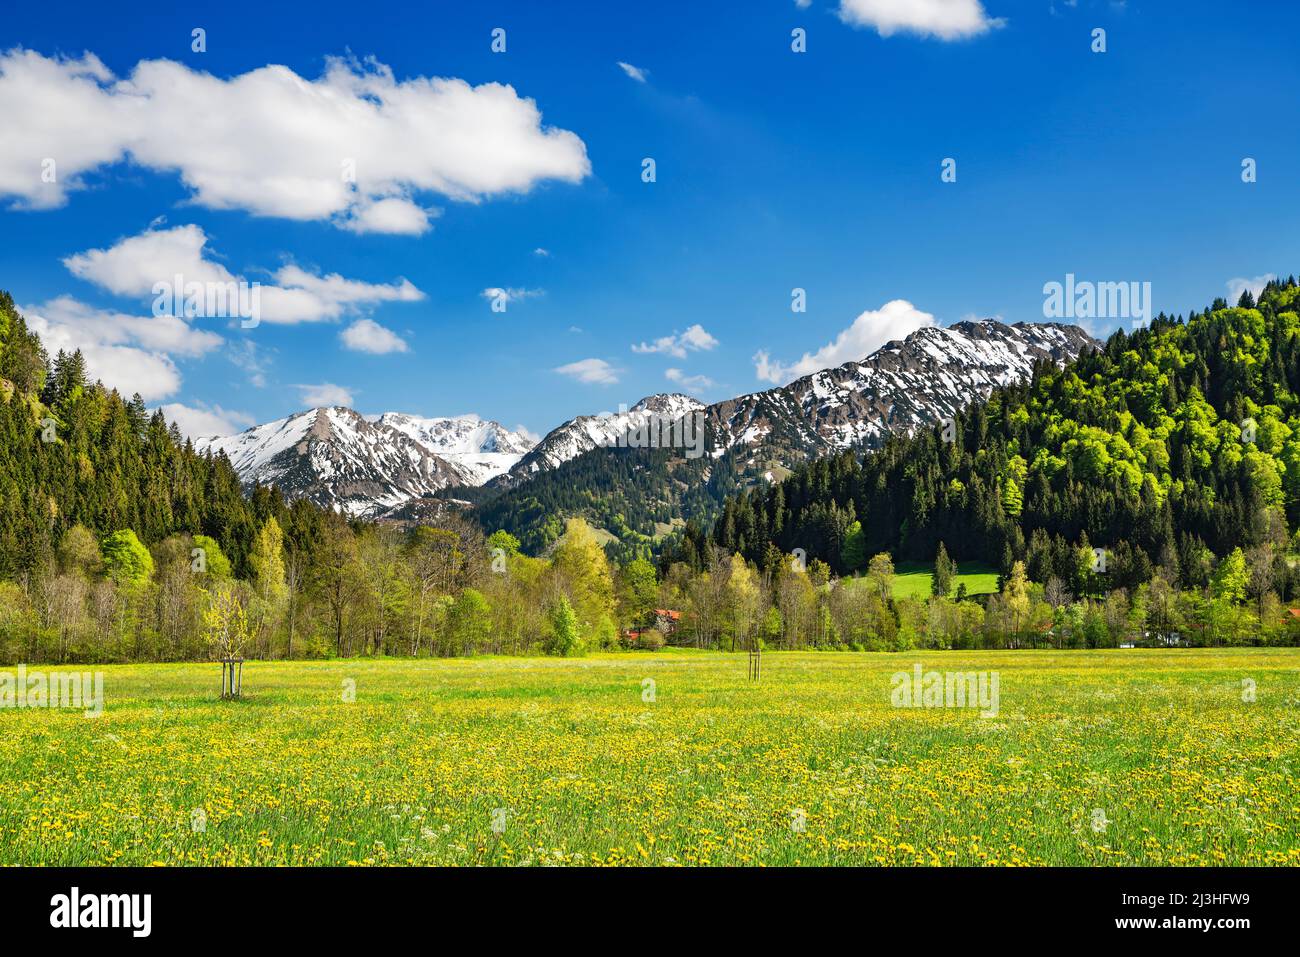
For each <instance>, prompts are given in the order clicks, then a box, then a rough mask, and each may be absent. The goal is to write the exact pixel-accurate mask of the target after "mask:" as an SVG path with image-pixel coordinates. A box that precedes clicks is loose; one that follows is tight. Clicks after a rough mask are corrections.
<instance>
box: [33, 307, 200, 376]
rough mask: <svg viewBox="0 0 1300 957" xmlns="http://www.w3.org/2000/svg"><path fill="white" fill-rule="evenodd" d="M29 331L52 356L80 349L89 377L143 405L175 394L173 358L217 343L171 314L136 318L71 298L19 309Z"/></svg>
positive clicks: (189, 355)
mask: <svg viewBox="0 0 1300 957" xmlns="http://www.w3.org/2000/svg"><path fill="white" fill-rule="evenodd" d="M23 312H24V314H25V315H26V316H27V321H28V323H29V324H30V326H31V328H32V330H33V331H34V332H35V333H36V334H37V335H39V336H40V337H41V342H42V343H43V344H44V345H45V350H46V352H48V353H50V354H51V355H52V354H54V353H56V352H58V351H59V350H60V349H63V350H64V351H67V352H72V351H74V350H76V349H80V350H81V354H82V355H83V356H85V359H86V371H87V373H88V374H89V376H90V377H91V378H92V379H100V380H102V381H103V382H104V384H105V385H107V386H109V387H111V388H115V389H117V390H118V391H119V392H122V393H123V394H125V395H131V394H132V393H135V392H139V393H140V395H141V396H142V397H143V398H144V399H145V400H147V401H155V400H158V399H162V398H166V397H167V396H169V395H172V394H174V393H175V392H176V391H177V390H178V389H179V388H180V385H181V374H180V371H179V370H178V369H177V367H176V363H175V362H174V361H173V359H172V356H173V355H177V356H183V357H187V358H197V357H199V356H203V355H205V354H207V353H208V352H211V351H212V350H213V349H215V348H217V347H218V346H219V345H221V344H222V342H223V341H224V340H222V338H221V337H220V336H219V335H217V334H215V333H213V332H209V331H206V330H202V329H194V328H192V327H191V326H190V325H189V324H187V323H186V322H185V321H184V320H182V319H177V318H176V317H175V316H137V315H132V314H129V313H121V312H114V311H112V310H107V309H97V308H95V307H93V306H89V305H86V304H85V303H83V302H80V301H79V300H77V299H74V298H72V297H71V296H59V297H58V298H56V299H51V300H50V301H48V302H46V303H43V304H41V305H34V306H24V307H23Z"/></svg>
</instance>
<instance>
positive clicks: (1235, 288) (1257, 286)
mask: <svg viewBox="0 0 1300 957" xmlns="http://www.w3.org/2000/svg"><path fill="white" fill-rule="evenodd" d="M1276 278H1277V274H1276V273H1271V272H1266V273H1264V275H1262V276H1256V277H1255V278H1254V279H1242V278H1237V279H1229V280H1228V282H1227V286H1228V305H1230V306H1235V305H1236V304H1237V300H1238V299H1240V298H1241V294H1242V293H1243V292H1245V291H1246V290H1247V289H1249V290H1250V294H1251V296H1252V297H1254V299H1255V300H1256V301H1257V302H1258V301H1259V294H1260V293H1261V292H1263V291H1264V287H1265V286H1267V285H1268V284H1269V283H1270V282H1272V281H1273V280H1274V279H1276Z"/></svg>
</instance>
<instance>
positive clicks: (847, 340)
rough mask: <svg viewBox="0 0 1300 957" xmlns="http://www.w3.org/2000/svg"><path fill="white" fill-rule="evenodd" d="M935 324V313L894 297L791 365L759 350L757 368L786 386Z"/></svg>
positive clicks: (761, 376)
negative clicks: (931, 313)
mask: <svg viewBox="0 0 1300 957" xmlns="http://www.w3.org/2000/svg"><path fill="white" fill-rule="evenodd" d="M935 324H936V323H935V319H934V316H932V315H930V314H929V313H928V312H921V311H920V310H919V309H917V308H916V307H915V306H913V305H912V304H911V303H910V302H908V301H907V300H906V299H894V300H892V301H891V302H887V303H885V304H884V305H883V306H881V307H880V308H879V309H876V310H871V309H868V310H867V311H866V312H864V313H862V315H860V316H858V318H856V319H854V320H853V325H851V326H849V327H848V328H847V329H845V330H844V331H843V332H841V333H840V334H839V335H838V336H836V337H835V340H834V341H833V342H829V343H827V344H826V345H824V346H822V347H821V348H820V349H818V350H817V351H816V352H805V353H804V354H803V356H802V358H800V359H799V360H797V361H796V362H792V363H790V364H789V365H787V364H785V363H783V362H780V361H776V362H773V361H772V360H771V358H770V357H769V356H768V354H767V353H766V352H759V353H758V354H757V355H755V356H754V365H755V371H756V372H757V373H758V378H759V379H761V380H763V381H765V382H772V383H775V384H776V385H785V384H786V383H787V382H790V381H792V380H794V379H798V378H800V377H801V376H805V375H809V374H810V373H813V372H817V371H818V370H820V369H830V368H833V367H834V366H839V365H843V364H844V363H846V362H853V361H854V360H857V359H862V358H864V357H866V356H867V355H869V354H871V353H872V352H874V351H876V350H877V349H879V348H880V347H881V346H882V345H884V344H885V343H886V342H888V341H889V340H891V339H903V338H905V337H906V336H908V335H910V334H911V333H913V332H915V331H916V330H917V329H920V328H922V327H924V326H933V325H935Z"/></svg>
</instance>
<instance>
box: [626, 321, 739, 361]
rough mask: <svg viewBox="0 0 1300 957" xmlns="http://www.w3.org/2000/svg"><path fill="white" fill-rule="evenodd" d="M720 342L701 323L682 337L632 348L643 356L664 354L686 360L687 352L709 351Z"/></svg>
mask: <svg viewBox="0 0 1300 957" xmlns="http://www.w3.org/2000/svg"><path fill="white" fill-rule="evenodd" d="M717 344H718V340H717V339H715V338H713V336H711V335H710V334H709V333H708V332H706V331H705V329H704V327H703V326H701V325H700V324H699V323H696V324H695V325H693V326H691V327H690V328H689V329H687V330H686V331H685V332H683V333H682V334H681V335H678V334H677V333H673V334H672V335H671V336H661V337H660V338H658V339H656V340H655V341H654V342H642V343H640V344H638V345H634V346H632V351H633V352H637V353H640V354H642V355H646V354H652V353H663V354H665V355H670V356H674V357H676V358H678V359H685V358H686V352H687V350H690V351H691V352H699V351H707V350H709V349H712V348H714V347H715V346H716V345H717Z"/></svg>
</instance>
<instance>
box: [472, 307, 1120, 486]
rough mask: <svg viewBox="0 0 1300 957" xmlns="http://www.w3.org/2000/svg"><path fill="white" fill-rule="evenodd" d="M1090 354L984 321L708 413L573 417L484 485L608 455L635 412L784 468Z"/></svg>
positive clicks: (872, 441)
mask: <svg viewBox="0 0 1300 957" xmlns="http://www.w3.org/2000/svg"><path fill="white" fill-rule="evenodd" d="M1092 345H1096V343H1095V341H1094V340H1093V339H1092V338H1091V337H1090V336H1089V335H1088V334H1087V333H1086V332H1084V331H1083V330H1082V329H1080V328H1079V327H1078V326H1066V325H1061V324H1060V323H1033V324H1031V323H1023V322H1021V323H1016V324H1015V325H1014V326H1010V325H1007V324H1005V323H1002V322H998V321H996V320H994V319H985V320H982V321H980V322H959V323H957V324H956V325H954V326H949V327H947V328H940V327H937V326H935V327H928V328H925V329H919V330H917V331H916V332H914V333H912V334H911V335H909V336H908V337H907V338H906V339H901V340H899V339H895V340H892V341H890V342H887V343H886V344H885V345H884V346H882V347H881V348H879V349H877V350H876V351H875V352H873V353H872V354H871V355H869V356H867V357H866V358H865V359H862V360H860V361H857V362H849V363H846V364H845V365H842V366H839V367H837V368H834V369H823V370H821V371H820V372H814V373H812V374H811V375H806V376H804V377H802V378H800V379H796V380H795V381H793V382H791V383H789V384H788V385H784V386H778V387H777V388H774V389H768V390H766V391H763V392H755V393H752V394H750V395H743V396H739V397H737V398H735V399H727V400H725V401H723V402H718V403H715V404H713V405H709V406H706V405H704V404H703V403H701V402H699V401H697V400H695V399H692V398H691V397H690V396H685V395H652V396H649V397H648V398H645V399H642V400H641V401H640V402H638V403H637V404H636V405H634V406H632V408H631V409H628V410H626V411H622V412H620V413H617V414H614V415H609V414H600V415H582V416H578V417H577V418H576V419H570V420H569V421H568V422H565V423H564V424H563V425H560V426H558V427H557V428H555V429H554V430H552V431H551V432H549V433H548V434H547V435H546V436H545V437H544V438H543V439H542V440H541V441H540V442H538V443H537V445H536V446H535V447H534V448H533V450H532V451H531V452H529V453H528V454H527V455H525V456H524V457H523V458H521V459H520V460H519V462H518V464H517V465H515V466H514V467H513V468H512V469H510V471H509V473H508V474H507V475H505V476H503V477H501V478H498V479H496V480H495V481H493V482H492V483H491V484H492V485H493V486H497V487H510V486H513V485H517V484H519V483H520V482H523V481H526V480H527V479H529V478H530V477H532V476H534V475H536V474H538V473H539V472H543V471H546V470H547V469H553V468H558V467H559V466H560V465H561V464H563V463H564V462H567V461H569V460H570V459H573V458H577V457H578V456H579V455H582V454H583V453H584V452H589V451H590V450H592V449H594V448H597V447H599V446H611V445H613V444H614V442H613V440H614V438H615V437H616V436H618V435H625V434H626V433H627V430H628V425H629V422H630V421H631V422H633V423H634V422H635V417H636V415H637V413H642V412H652V413H656V414H658V415H659V416H660V417H662V418H663V419H664V420H675V419H678V418H680V417H681V416H683V415H686V414H687V413H689V412H694V411H697V410H703V411H704V413H705V417H706V419H705V421H706V430H707V433H708V448H709V451H710V454H712V455H713V456H714V457H715V458H717V457H720V456H721V455H723V454H724V453H725V452H726V451H727V450H729V449H735V450H736V451H737V452H739V453H740V454H741V455H742V461H744V462H745V463H746V464H768V465H790V464H793V463H794V462H796V461H800V460H802V459H806V458H809V457H812V456H816V455H823V454H826V453H829V452H837V451H842V450H844V449H850V448H871V447H873V446H875V445H877V444H879V442H880V441H881V440H882V439H883V438H884V437H885V436H886V435H887V434H888V433H890V432H896V431H912V430H914V429H916V428H918V427H921V426H925V425H930V424H932V423H934V422H937V421H939V420H941V419H944V418H946V417H948V416H951V415H954V414H955V413H956V412H958V411H959V410H961V409H962V408H965V407H966V406H968V405H970V404H971V403H972V402H976V401H978V400H980V399H983V398H986V397H987V396H988V394H989V392H990V391H991V390H992V389H993V388H994V387H995V386H999V385H1009V384H1011V383H1013V382H1017V381H1020V380H1023V379H1027V378H1028V377H1029V376H1030V374H1031V373H1032V372H1033V368H1034V364H1035V363H1036V362H1040V361H1044V360H1046V361H1050V362H1056V363H1063V362H1066V361H1068V360H1070V359H1073V358H1075V357H1076V356H1078V355H1079V353H1080V352H1081V351H1082V350H1083V349H1084V348H1086V347H1088V346H1092ZM746 450H748V452H747V451H746Z"/></svg>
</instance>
